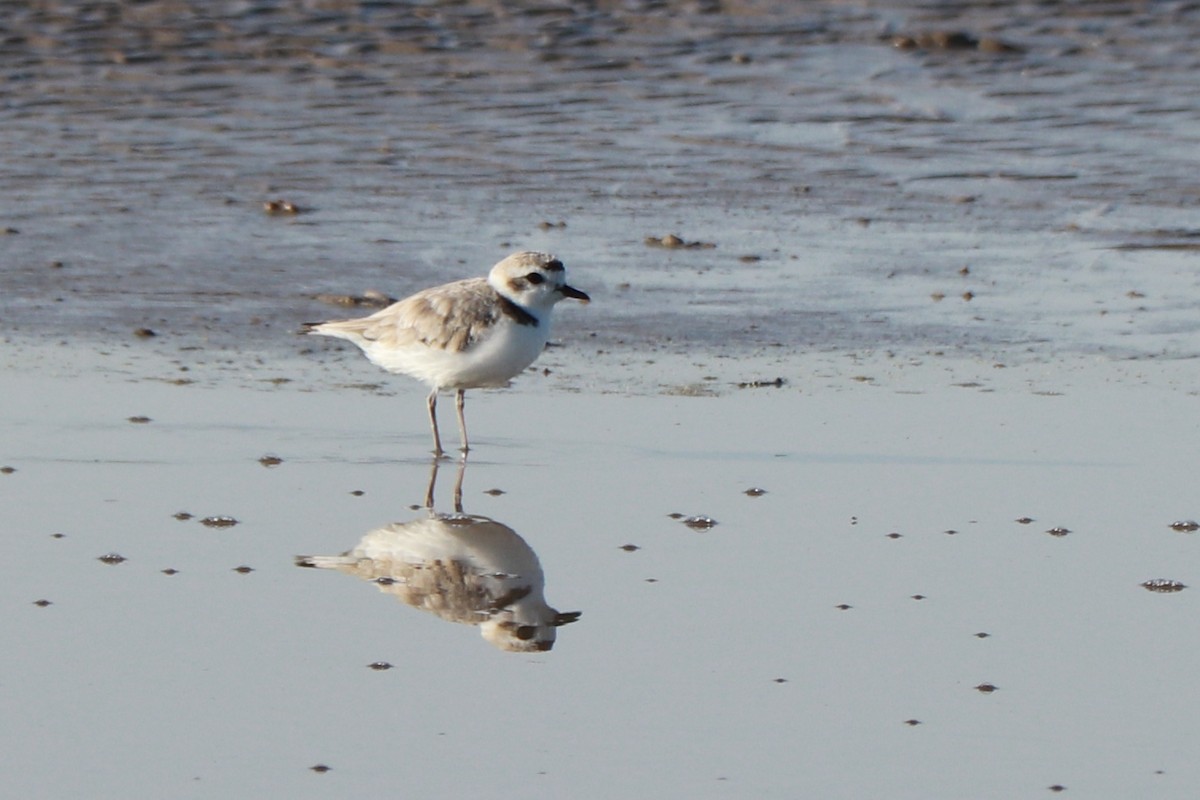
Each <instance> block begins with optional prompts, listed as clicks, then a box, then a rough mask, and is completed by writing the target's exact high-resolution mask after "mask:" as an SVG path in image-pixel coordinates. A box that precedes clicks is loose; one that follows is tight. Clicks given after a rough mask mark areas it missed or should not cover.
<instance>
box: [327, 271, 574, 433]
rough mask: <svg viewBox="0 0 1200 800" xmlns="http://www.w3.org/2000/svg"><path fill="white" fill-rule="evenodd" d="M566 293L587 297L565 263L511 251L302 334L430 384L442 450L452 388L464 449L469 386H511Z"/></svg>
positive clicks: (542, 343) (537, 349)
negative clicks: (341, 342)
mask: <svg viewBox="0 0 1200 800" xmlns="http://www.w3.org/2000/svg"><path fill="white" fill-rule="evenodd" d="M566 297H572V298H575V299H576V300H582V301H583V302H585V303H586V302H588V300H589V299H590V298H589V297H588V296H587V295H586V294H585V293H583V292H581V291H579V290H578V289H575V288H573V287H571V286H568V285H567V281H566V270H565V269H564V268H563V264H562V262H561V261H559V260H558V259H557V258H555V257H554V256H552V255H548V254H546V253H534V252H524V253H514V254H513V255H511V256H509V257H508V258H506V259H504V260H503V261H501V262H500V263H498V264H497V265H496V266H494V267H492V270H491V272H490V273H488V276H487V277H486V278H470V279H467V280H463V281H455V282H454V283H447V284H443V285H442V286H434V287H433V288H430V289H425V290H424V291H421V292H417V293H416V294H414V295H412V296H411V297H407V298H405V299H404V300H401V301H399V302H398V303H393V304H392V305H390V306H388V307H387V308H385V309H383V310H382V311H378V312H376V313H374V314H372V315H371V316H369V317H362V318H361V319H350V320H343V321H337V322H320V323H309V324H307V325H306V326H305V332H306V333H316V334H320V335H322V336H333V337H336V338H338V339H346V340H348V341H350V342H353V343H354V344H356V345H358V346H359V347H360V348H361V349H362V351H363V352H364V353H366V355H367V358H369V359H370V360H371V362H372V363H374V364H376V365H377V366H380V367H383V368H384V369H386V370H387V371H388V372H395V373H399V374H402V375H408V376H410V377H413V378H416V379H417V380H420V381H424V382H425V383H426V384H427V385H429V386H430V387H431V389H432V391H431V392H430V393H429V399H428V401H427V402H428V405H429V424H430V427H431V428H432V429H433V452H434V454H435V455H438V456H440V455H443V450H442V440H441V436H440V435H439V434H438V424H437V397H438V392H439V391H441V390H442V389H454V390H455V405H456V406H457V409H458V429H459V432H460V433H461V434H462V451H463V453H464V454H465V453H466V452H467V450H468V449H469V447H468V445H467V423H466V420H465V419H464V418H463V403H464V394H465V392H466V390H467V389H478V388H482V387H492V386H507V385H508V383H509V380H510V379H511V378H513V377H514V376H516V375H518V374H519V373H520V372H521V371H522V370H524V369H525V368H526V367H528V366H529V365H530V364H532V363H533V362H534V360H535V359H537V357H538V356H539V355H540V354H541V352H542V350H544V349H545V347H546V341H547V340H548V339H549V338H550V313H551V311H553V309H554V304H555V303H557V302H558V301H559V300H562V299H563V298H566Z"/></svg>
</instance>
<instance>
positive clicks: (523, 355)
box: [363, 320, 550, 389]
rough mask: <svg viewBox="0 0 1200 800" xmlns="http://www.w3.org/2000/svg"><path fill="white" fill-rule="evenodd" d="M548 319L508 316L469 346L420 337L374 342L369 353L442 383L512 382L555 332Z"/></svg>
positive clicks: (393, 368)
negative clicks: (445, 345) (533, 321)
mask: <svg viewBox="0 0 1200 800" xmlns="http://www.w3.org/2000/svg"><path fill="white" fill-rule="evenodd" d="M547 322H548V320H543V321H542V323H541V324H540V325H538V326H536V327H535V326H532V325H518V324H516V323H513V322H509V321H508V320H502V321H501V322H499V323H497V325H496V327H495V328H493V329H492V331H491V335H489V336H488V337H486V338H485V339H483V340H482V341H478V342H475V343H474V344H473V345H471V346H469V347H468V348H467V349H465V350H461V351H450V350H440V349H438V348H433V347H428V346H426V345H423V344H419V343H415V344H411V345H408V346H405V347H402V348H398V349H397V348H387V347H383V346H381V345H379V344H378V343H374V342H371V343H368V344H367V346H366V347H364V348H363V350H364V352H366V354H367V358H369V359H371V361H372V362H374V363H375V364H377V365H378V366H380V367H383V368H384V369H386V370H387V371H388V372H395V373H399V374H402V375H409V376H411V377H413V378H416V379H417V380H420V381H424V382H425V383H426V384H428V385H429V386H431V387H436V388H439V389H477V388H481V387H487V386H507V385H508V382H509V381H510V380H511V379H512V378H514V377H515V376H517V375H519V374H520V373H521V372H523V371H524V370H525V368H526V367H528V366H529V365H530V364H532V363H533V362H534V361H536V360H537V357H538V356H539V355H541V353H542V350H544V349H545V347H546V341H547V339H548V338H549V327H550V326H549V325H548V324H547Z"/></svg>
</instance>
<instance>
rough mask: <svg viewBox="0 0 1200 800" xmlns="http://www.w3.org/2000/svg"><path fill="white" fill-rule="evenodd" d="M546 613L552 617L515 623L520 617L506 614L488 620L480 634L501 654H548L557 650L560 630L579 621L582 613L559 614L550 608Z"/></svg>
mask: <svg viewBox="0 0 1200 800" xmlns="http://www.w3.org/2000/svg"><path fill="white" fill-rule="evenodd" d="M545 611H546V612H548V614H547V615H544V616H545V618H544V619H542V620H541V621H538V620H529V621H523V620H519V619H515V618H514V617H515V616H516V615H513V614H510V613H508V612H503V611H502V612H500V613H498V614H496V615H495V616H493V617H491V618H490V619H488V620H485V621H484V622H483V623H482V624H481V625H480V626H479V628H480V631H479V632H480V633H482V634H483V638H484V639H487V640H488V641H489V642H491V643H492V644H493V645H495V646H496V647H499V648H500V649H501V650H508V651H509V652H513V653H537V652H544V651H546V650H550V649H551V648H553V647H554V640H555V639H556V638H557V636H558V628H559V627H560V626H562V625H569V624H570V623H572V622H574V621H575V620H577V619H579V614H580V612H578V611H566V612H561V611H555V610H554V609H553V608H550V607H548V606H547V607H545Z"/></svg>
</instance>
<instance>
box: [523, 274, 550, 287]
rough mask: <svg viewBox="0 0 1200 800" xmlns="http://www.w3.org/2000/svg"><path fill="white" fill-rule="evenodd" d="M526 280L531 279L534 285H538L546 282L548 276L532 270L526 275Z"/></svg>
mask: <svg viewBox="0 0 1200 800" xmlns="http://www.w3.org/2000/svg"><path fill="white" fill-rule="evenodd" d="M525 280H527V281H529V282H530V283H532V284H533V285H534V286H537V285H538V284H539V283H545V282H546V276H545V275H543V274H542V273H540V272H531V273H529V274H528V275H526V276H525Z"/></svg>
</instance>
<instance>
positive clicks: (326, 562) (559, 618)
mask: <svg viewBox="0 0 1200 800" xmlns="http://www.w3.org/2000/svg"><path fill="white" fill-rule="evenodd" d="M465 472H466V462H465V461H461V462H459V465H458V472H457V475H456V478H455V483H454V511H455V513H453V514H439V513H437V512H436V511H435V510H434V507H433V506H434V501H433V496H434V486H435V484H436V483H437V474H438V462H437V461H436V460H435V461H434V462H433V466H432V468H431V471H430V475H429V488H428V491H427V492H426V494H425V508H426V510H427V514H428V515H427V516H426V517H424V518H422V519H416V520H413V521H411V522H393V523H391V524H390V525H384V526H383V527H381V528H376V529H375V530H372V531H369V532H368V533H367V534H366V535H364V536H363V538H362V540H361V541H360V542H359V543H358V545H357V546H356V547H355V548H354V549H353V550H349V551H347V552H345V553H343V554H342V555H340V556H297V557H296V565H297V566H301V567H316V568H320V569H335V570H337V571H338V572H343V573H345V574H347V575H354V576H356V577H359V578H362V579H363V580H367V581H371V582H372V583H374V584H376V585H377V586H378V587H379V589H380V591H383V592H387V593H388V594H391V595H394V596H395V597H396V598H397V599H399V600H402V601H404V602H405V603H407V604H408V605H410V606H413V607H415V608H419V609H422V610H424V611H429V612H432V613H434V614H437V615H438V616H439V617H441V618H442V619H445V620H448V621H450V622H461V623H464V624H467V625H478V626H479V629H480V632H481V633H482V634H483V638H485V639H487V640H488V641H489V642H491V643H492V644H493V645H495V646H496V647H499V648H500V649H502V650H509V651H513V652H537V651H545V650H549V649H551V648H552V647H554V640H555V637H556V634H557V631H558V628H559V627H561V626H563V625H566V624H568V623H571V622H574V621H576V620H577V619H579V615H580V612H578V611H568V612H560V611H556V610H554V609H553V608H551V607H550V606H549V605H547V603H546V599H545V597H544V595H543V588H544V585H545V577H544V575H543V574H542V567H541V564H540V563H539V562H538V558H537V554H535V553H534V552H533V549H532V548H530V547H529V545H528V544H526V543H525V540H524V539H522V538H521V537H520V536H518V535H517V533H516V531H514V530H513V529H512V528H510V527H508V526H507V525H504V524H502V523H499V522H496V521H495V520H494V519H489V518H488V517H484V516H479V515H477V514H464V513H463V510H462V483H463V476H464V474H465Z"/></svg>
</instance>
